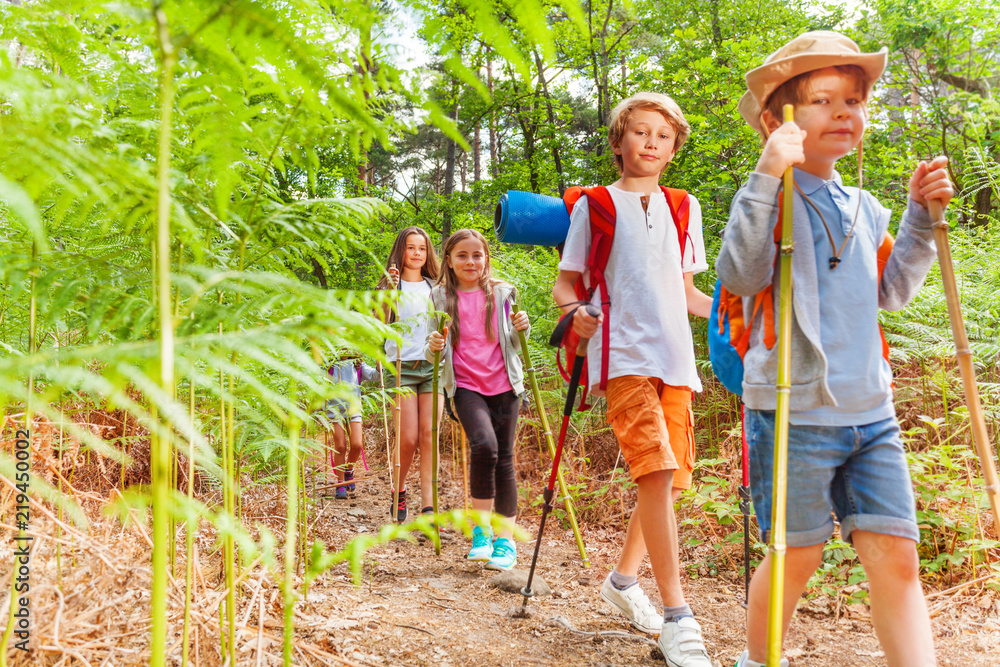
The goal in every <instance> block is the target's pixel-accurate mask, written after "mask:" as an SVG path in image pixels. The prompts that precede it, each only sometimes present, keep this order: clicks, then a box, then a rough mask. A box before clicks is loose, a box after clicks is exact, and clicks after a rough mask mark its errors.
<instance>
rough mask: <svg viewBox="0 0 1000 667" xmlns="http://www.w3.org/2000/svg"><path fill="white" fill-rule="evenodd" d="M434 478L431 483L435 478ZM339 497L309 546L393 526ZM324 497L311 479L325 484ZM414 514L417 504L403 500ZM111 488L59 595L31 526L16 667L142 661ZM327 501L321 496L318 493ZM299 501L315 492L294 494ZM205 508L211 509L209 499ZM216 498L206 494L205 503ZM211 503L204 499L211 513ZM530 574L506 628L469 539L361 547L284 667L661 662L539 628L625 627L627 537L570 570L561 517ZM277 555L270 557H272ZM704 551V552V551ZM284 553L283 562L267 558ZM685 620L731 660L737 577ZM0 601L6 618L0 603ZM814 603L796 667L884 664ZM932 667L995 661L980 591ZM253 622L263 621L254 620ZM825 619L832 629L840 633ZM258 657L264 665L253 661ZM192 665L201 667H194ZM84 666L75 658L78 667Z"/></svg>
mask: <svg viewBox="0 0 1000 667" xmlns="http://www.w3.org/2000/svg"><path fill="white" fill-rule="evenodd" d="M447 468H448V467H447V466H443V470H444V471H447ZM371 474H372V478H371V479H370V480H369V481H366V482H363V483H359V484H358V490H357V493H356V497H355V498H354V499H351V500H335V499H333V498H329V499H322V498H320V499H318V500H317V503H316V506H315V512H314V513H313V514H312V516H311V519H313V525H312V528H311V530H310V533H311V534H310V538H311V539H322V540H323V541H324V542H325V543H326V544H327V545H329V547H330V548H334V549H337V548H341V547H342V546H343V545H344V544H345V543H346V542H347V541H348V540H349V539H351V538H352V537H354V536H355V535H357V534H359V533H362V532H367V533H369V534H372V533H375V532H377V531H378V530H379V528H380V526H381V525H382V524H383V522H385V521H386V520H387V519H388V506H389V498H390V496H389V491H388V487H387V475H386V473H385V471H384V469H383V470H379V469H373V470H372V471H371ZM443 477H444V479H443V480H442V484H441V498H442V500H441V504H442V507H444V508H448V507H461V506H462V493H461V481H460V480H459V481H458V482H457V483H455V482H453V481H452V480H451V478H450V476H449V475H447V474H445V475H443ZM320 486H322V481H321V482H320ZM411 488H412V489H413V490H412V491H411V494H410V497H411V503H410V505H411V511H414V510H415V509H416V506H417V504H418V498H419V492H418V489H417V488H416V487H411ZM108 493H110V494H111V497H112V498H114V497H116V493H117V492H116V491H114V490H113V489H111V490H110V491H109V490H107V489H106V490H105V491H104V492H100V491H97V490H91V491H84V492H78V494H77V497H78V500H80V501H81V502H82V504H83V506H84V509H85V511H86V513H87V515H88V516H89V517H90V519H91V521H92V527H91V529H90V530H89V533H88V534H84V533H82V532H74V531H67V530H64V531H63V533H62V536H61V538H60V539H61V540H62V542H61V544H62V560H61V568H62V572H61V590H60V588H59V587H58V586H57V569H56V558H55V545H56V542H55V541H54V540H53V539H45V538H46V536H47V537H48V538H51V537H53V536H54V535H55V524H54V523H52V521H51V520H50V519H46V518H45V517H44V516H43V515H41V514H36V516H37V519H35V520H34V523H33V530H35V531H36V532H37V533H38V534H39V536H40V538H39V539H38V541H37V542H36V550H35V552H34V554H33V557H32V574H31V577H32V579H31V581H32V595H33V598H32V603H31V604H32V609H33V614H34V615H33V621H32V624H33V625H32V627H33V639H32V644H31V645H32V646H33V647H34V648H35V649H36V650H35V651H34V652H32V653H30V654H23V653H21V652H19V651H15V652H13V653H14V654H15V655H13V662H12V664H13V665H16V666H22V665H32V666H36V665H37V666H42V665H56V664H60V665H83V664H91V665H116V666H122V667H124V666H129V667H131V666H133V665H135V666H138V665H145V664H148V651H149V632H148V627H149V626H148V619H149V606H148V605H149V582H150V577H149V572H150V570H149V542H148V531H149V528H148V524H147V526H145V527H140V526H137V525H136V524H134V523H133V524H131V525H129V526H125V527H123V526H122V525H121V524H120V523H118V521H117V520H116V519H112V518H109V517H107V516H105V515H104V514H103V513H102V510H103V509H104V508H105V507H106V504H107V499H108ZM330 493H332V491H331V492H330ZM307 494H308V495H310V496H311V495H312V493H311V490H310V489H307ZM206 500H212V499H206ZM215 500H216V501H217V498H216V499H215ZM212 502H215V501H212ZM243 507H244V511H245V513H246V514H245V517H244V520H245V523H246V525H248V526H255V525H257V524H258V523H259V524H263V525H266V526H267V527H268V528H269V529H270V530H271V531H272V533H273V534H275V535H276V536H278V537H280V536H281V535H282V534H283V531H284V519H283V518H282V517H284V516H285V503H284V492H283V491H282V490H281V488H280V487H278V486H276V485H272V484H267V485H264V484H260V485H251V486H249V487H247V488H246V489H245V491H244V494H243ZM522 511H523V512H524V514H525V516H524V517H523V518H522V521H521V525H522V527H523V528H524V529H525V530H526V531H527V532H528V533H530V534H531V535H534V531H535V530H536V528H537V518H538V517H537V514H535V511H536V510H534V509H531V508H529V509H523V510H522ZM547 528H548V529H547V531H546V535H545V538H544V542H543V549H542V552H541V557H540V559H539V569H538V575H539V576H541V577H543V578H544V579H545V580H546V581H547V582H548V583H549V584H550V585H551V587H552V588H553V590H554V594H553V595H552V596H551V597H545V598H535V599H533V600H532V601H531V603H530V605H529V608H530V610H531V611H532V617H531V618H528V619H518V618H512V617H511V615H510V613H511V611H512V610H513V609H515V608H516V607H518V606H519V605H520V603H521V597H520V596H518V595H513V594H510V593H504V592H501V591H499V590H497V589H495V588H494V587H492V586H491V585H490V579H491V577H493V576H494V575H495V573H493V572H490V571H487V570H484V569H483V568H482V566H481V565H480V564H473V563H467V562H466V561H465V560H464V555H465V553H466V551H467V550H468V546H469V541H468V539H467V538H466V537H465V536H464V535H462V534H461V533H450V534H449V533H446V534H445V535H444V542H443V550H442V554H441V556H440V557H437V556H435V555H434V549H433V546H432V545H431V543H430V542H429V541H426V540H418V541H415V542H404V541H397V542H392V543H390V544H388V545H385V546H381V547H376V548H373V549H371V550H370V551H369V552H368V554H367V557H366V559H365V561H364V571H363V577H362V582H361V585H360V586H358V587H356V586H354V585H353V583H351V581H350V577H349V573H348V570H347V567H346V565H343V564H342V565H337V566H335V567H333V568H331V569H330V570H329V571H327V572H325V573H324V574H322V575H321V576H320V577H319V578H318V579H317V580H316V581H314V582H313V584H312V585H311V586H310V587H309V594H308V599H307V600H304V601H300V602H299V603H298V605H297V606H296V609H295V624H296V628H295V637H296V649H295V651H296V653H295V656H296V657H295V664H296V665H317V666H319V665H333V664H338V665H368V666H372V665H376V666H379V667H381V666H383V665H393V666H395V665H400V666H419V667H425V666H430V665H434V666H449V665H453V666H459V665H462V666H469V667H509V666H514V665H525V666H527V665H550V666H566V667H569V666H577V665H593V666H595V667H596V666H605V665H607V666H610V665H663V664H664V662H663V660H662V658H661V657H660V656H659V652H658V651H656V650H655V649H654V648H653V647H651V646H650V645H649V641H628V640H624V639H619V638H613V639H594V638H592V637H586V636H581V635H577V634H574V633H572V632H570V631H568V630H567V629H565V628H563V627H560V626H558V625H554V624H553V623H551V622H550V619H552V618H553V617H557V616H561V617H563V618H565V619H566V620H567V622H568V623H570V624H572V625H573V626H575V627H576V628H577V629H579V630H581V631H591V632H593V631H604V630H618V631H623V632H628V633H632V634H634V635H635V636H636V637H639V638H642V637H643V635H641V633H638V631H635V630H633V629H632V628H631V627H630V626H629V625H627V623H625V622H624V621H623V620H622V618H621V617H620V616H619V615H617V614H616V613H613V612H612V611H611V610H610V608H609V607H607V606H606V605H605V603H603V602H602V601H601V600H600V598H599V596H598V591H599V587H600V584H601V582H602V581H603V579H604V577H605V576H606V574H607V573H608V572H609V571H610V569H611V567H612V566H613V563H614V559H615V557H616V556H617V553H618V544H619V541H620V539H621V538H622V531H621V530H620V528H615V527H611V526H607V525H603V526H593V525H592V526H591V527H589V528H588V529H587V530H586V533H585V538H586V542H587V547H588V551H589V554H590V558H591V562H592V567H590V568H583V567H582V566H581V564H580V558H579V554H578V552H577V549H576V544H575V541H574V539H573V535H572V532H570V531H569V530H567V529H566V528H564V527H563V526H561V525H560V524H559V522H558V521H551V520H550V522H549V524H548V527H547ZM180 535H181V537H180V538H179V540H178V558H177V570H176V572H175V579H176V581H177V585H176V586H173V587H172V588H171V590H170V599H169V610H168V613H169V618H168V623H169V630H168V646H170V647H171V648H170V651H169V660H168V663H169V664H173V665H179V664H180V648H179V647H180V641H181V640H180V630H181V624H182V619H183V582H184V564H183V563H184V560H183V548H184V547H183V545H184V541H183V533H182V532H180ZM216 537H217V536H216V534H215V531H214V528H212V527H211V526H207V525H203V526H202V528H201V530H200V531H199V534H198V539H197V545H198V554H199V556H198V559H197V563H198V566H197V574H198V576H197V577H196V584H195V609H194V614H193V627H194V631H193V632H194V635H196V636H197V638H198V639H197V642H198V643H197V646H192V651H191V655H192V661H193V662H192V664H196V665H200V666H201V665H203V666H205V667H215V666H216V665H221V664H222V661H221V659H220V656H219V649H218V642H219V611H218V609H219V608H218V599H219V598H218V594H217V593H216V592H214V591H216V590H217V589H218V588H219V587H218V580H219V573H220V560H219V558H220V556H219V552H218V549H217V547H216V545H217V542H216ZM518 546H519V555H520V558H519V565H520V566H522V567H524V568H527V566H528V564H529V562H530V556H531V549H532V546H533V542H530V541H529V542H522V543H520V544H519V545H518ZM279 548H280V547H279ZM706 550H707V551H706ZM710 550H711V548H710V547H708V546H705V545H703V546H700V547H696V548H693V549H689V548H685V549H682V554H681V559H682V563H694V562H698V561H699V560H704V559H705V557H706V554H707V553H708V551H710ZM12 551H13V542H12V540H10V534H9V533H6V534H5V535H4V536H3V537H2V538H0V582H7V581H9V579H7V577H9V576H10V570H9V566H8V565H7V564H8V563H10V562H12ZM279 553H280V551H279ZM640 581H641V584H642V586H643V588H644V589H645V590H646V591H647V592H649V593H650V596H651V597H652V598H653V601H654V603H657V602H658V601H659V600H658V596H657V595H656V593H655V587H654V584H653V581H652V579H651V576H650V572H649V569H648V567H647V568H644V570H643V571H642V572H640ZM684 587H685V591H686V593H687V596H688V600H689V601H690V603H691V606H692V607H693V608H694V610H695V613H696V614H697V616H698V618H699V620H700V621H701V623H702V626H703V628H704V633H705V639H706V643H707V646H708V649H709V653H710V654H711V656H712V657H713V658H715V659H717V660H718V661H719V664H721V665H723V666H728V665H732V663H733V660H734V659H735V657H736V656H737V655H738V653H739V652H740V651H741V650H742V648H743V642H744V639H743V627H744V611H743V609H742V607H741V606H740V601H741V599H742V590H743V589H742V581H741V580H740V579H739V578H738V575H737V574H736V573H735V572H732V571H725V570H724V571H722V572H721V573H720V575H719V576H716V577H700V578H699V577H696V578H693V579H692V578H691V577H690V576H689V575H688V574H687V573H685V575H684ZM0 604H3V602H2V600H0ZM834 607H835V606H834V605H833V604H832V601H831V600H830V599H829V598H827V597H823V596H819V597H816V598H814V599H811V600H807V601H804V603H803V604H802V605H801V611H800V612H799V614H798V615H797V617H796V619H795V620H794V621H793V624H792V631H791V636H790V639H789V641H788V643H787V646H786V655H787V656H788V657H790V658H791V662H792V664H793V665H797V666H798V665H816V666H818V667H834V666H844V667H847V666H851V667H855V666H859V665H883V664H885V661H884V659H883V658H882V657H881V653H880V651H879V647H878V643H877V641H876V639H875V636H874V633H873V632H872V628H871V624H870V622H869V620H868V613H867V609H866V608H865V607H864V606H863V605H852V606H850V607H845V608H843V609H839V610H838V609H835V608H834ZM931 609H932V613H933V614H934V615H935V616H934V632H935V635H936V641H937V644H938V651H939V652H938V655H939V661H940V664H943V665H955V666H959V665H961V666H966V665H968V666H978V665H994V664H996V663H997V661H998V656H1000V622H998V618H1000V598H998V596H996V594H995V593H993V592H990V591H984V590H983V589H982V587H981V584H977V585H974V586H970V587H969V588H967V589H966V590H964V591H961V592H959V593H952V594H948V595H943V596H938V597H935V598H933V599H932V600H931ZM260 610H263V614H262V615H261V614H260V613H259V612H260ZM835 614H836V615H837V618H836V620H835ZM281 618H282V615H281V606H280V589H279V588H278V586H277V584H276V582H275V580H274V578H273V577H272V576H271V575H268V574H266V573H263V572H261V571H260V569H259V568H257V569H255V570H252V571H251V572H249V573H248V575H247V577H246V579H245V580H244V581H243V582H242V583H241V585H240V589H239V595H238V608H237V612H236V619H237V623H236V624H237V628H238V629H237V633H236V645H237V646H238V648H239V654H238V660H237V662H238V664H239V665H241V666H242V665H246V666H250V665H254V666H256V665H269V666H270V665H279V664H281V662H280V656H281V635H282V629H283V628H282V622H281ZM258 651H259V652H260V656H258ZM196 656H197V660H195V657H196ZM84 660H86V662H84Z"/></svg>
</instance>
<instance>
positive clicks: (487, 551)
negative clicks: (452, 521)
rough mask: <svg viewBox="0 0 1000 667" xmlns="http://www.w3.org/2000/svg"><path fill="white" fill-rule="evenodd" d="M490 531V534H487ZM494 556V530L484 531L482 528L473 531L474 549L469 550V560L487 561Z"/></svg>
mask: <svg viewBox="0 0 1000 667" xmlns="http://www.w3.org/2000/svg"><path fill="white" fill-rule="evenodd" d="M487 531H489V532H487ZM492 556H493V529H492V528H487V529H486V530H483V527H482V526H476V527H475V528H473V529H472V548H471V549H470V550H469V555H468V556H466V557H465V558H466V559H467V560H478V561H486V560H489V559H490V558H491V557H492Z"/></svg>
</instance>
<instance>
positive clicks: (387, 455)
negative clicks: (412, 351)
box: [377, 361, 392, 469]
mask: <svg viewBox="0 0 1000 667" xmlns="http://www.w3.org/2000/svg"><path fill="white" fill-rule="evenodd" d="M377 363H378V382H379V384H380V385H381V387H382V426H384V427H385V462H386V467H387V468H390V469H391V468H392V450H391V449H390V446H389V413H388V412H387V411H386V409H385V376H384V375H382V362H381V361H379V362H377Z"/></svg>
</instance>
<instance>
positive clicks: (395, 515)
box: [392, 344, 403, 521]
mask: <svg viewBox="0 0 1000 667" xmlns="http://www.w3.org/2000/svg"><path fill="white" fill-rule="evenodd" d="M402 374H403V359H402V345H398V344H397V345H396V446H395V447H394V448H393V450H392V478H393V480H395V481H394V483H393V485H392V520H393V521H399V491H400V489H401V487H402V481H401V480H400V479H399V472H400V467H401V464H400V461H399V447H400V444H401V443H402V439H403V401H402V400H401V398H402V397H401V396H400V393H399V392H400V391H401V389H402V379H401V378H400V376H401V375H402Z"/></svg>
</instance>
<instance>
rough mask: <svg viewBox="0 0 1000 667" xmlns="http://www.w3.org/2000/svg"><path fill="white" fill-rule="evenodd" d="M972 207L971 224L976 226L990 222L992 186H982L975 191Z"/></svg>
mask: <svg viewBox="0 0 1000 667" xmlns="http://www.w3.org/2000/svg"><path fill="white" fill-rule="evenodd" d="M973 208H974V213H973V218H972V224H973V225H975V226H977V227H980V226H986V225H988V224H989V222H990V213H991V212H992V211H993V190H992V188H983V189H982V190H980V191H979V192H977V193H976V198H975V201H974V202H973Z"/></svg>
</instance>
